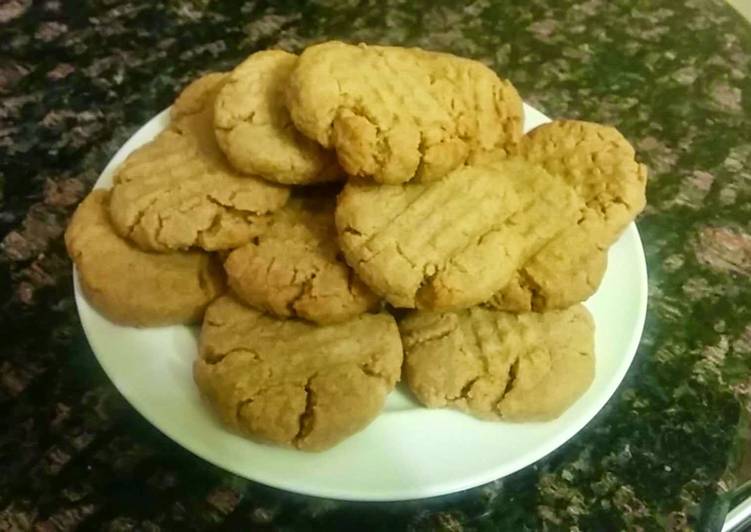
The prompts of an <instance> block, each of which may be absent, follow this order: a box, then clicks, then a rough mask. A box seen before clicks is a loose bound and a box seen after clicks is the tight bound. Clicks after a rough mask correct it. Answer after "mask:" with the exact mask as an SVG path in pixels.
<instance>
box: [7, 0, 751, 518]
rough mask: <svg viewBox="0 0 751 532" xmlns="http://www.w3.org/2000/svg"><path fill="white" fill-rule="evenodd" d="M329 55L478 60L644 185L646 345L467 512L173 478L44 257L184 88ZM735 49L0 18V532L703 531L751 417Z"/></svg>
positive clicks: (282, 13) (497, 11)
mask: <svg viewBox="0 0 751 532" xmlns="http://www.w3.org/2000/svg"><path fill="white" fill-rule="evenodd" d="M328 38H341V39H346V40H350V41H357V40H363V41H368V42H378V43H390V44H405V45H420V46H424V47H428V48H433V49H439V50H447V51H451V52H455V53H458V54H462V55H467V56H470V57H475V58H477V59H480V60H482V61H485V62H486V63H488V64H489V65H491V66H492V67H494V68H495V69H497V70H498V71H499V72H500V73H502V74H503V75H505V76H506V77H508V78H510V79H511V80H512V81H513V82H514V83H515V84H516V85H517V86H518V88H519V90H520V92H521V93H522V94H523V96H524V97H525V99H526V100H527V101H529V102H530V103H531V104H533V105H535V106H537V107H538V108H540V109H541V110H543V111H544V112H546V113H547V114H549V115H551V116H554V117H570V118H583V119H588V120H594V121H599V122H607V123H612V124H615V125H617V126H618V127H619V128H620V129H621V130H622V131H623V132H624V134H626V136H627V137H629V138H630V139H631V141H632V142H633V143H634V144H635V146H636V147H637V148H638V150H639V154H640V157H641V158H642V159H643V160H644V161H645V162H646V163H647V164H648V165H649V167H650V169H651V179H650V183H649V190H648V198H649V207H648V208H647V210H646V211H645V213H644V214H643V215H642V216H641V217H640V219H639V221H638V225H639V229H640V231H641V234H642V237H643V239H644V242H645V248H646V253H647V260H648V265H649V271H650V303H649V316H648V319H647V326H646V331H645V334H644V339H643V341H642V344H641V347H640V349H639V353H638V355H637V358H636V362H635V364H634V365H633V367H632V368H631V370H630V372H629V374H628V376H627V378H626V380H625V382H624V384H623V385H622V386H621V388H620V389H619V391H618V392H617V393H616V395H615V396H614V397H613V399H612V400H611V401H610V403H609V404H608V405H607V406H606V408H605V409H604V410H603V411H602V412H601V413H600V414H599V415H598V416H597V417H596V418H595V420H594V421H593V422H591V423H590V424H589V425H588V426H587V427H586V428H585V429H584V430H583V431H582V432H581V433H580V434H579V435H577V436H576V437H575V438H574V439H573V440H572V441H571V442H569V443H568V444H567V445H565V446H564V447H562V448H561V449H559V450H558V451H557V452H555V453H553V454H552V455H550V456H548V457H547V458H545V459H543V460H541V461H540V462H538V463H537V464H535V465H534V466H532V467H529V468H526V469H524V470H523V471H520V472H519V473H517V474H515V475H512V476H511V477H508V478H506V479H503V480H500V481H497V482H494V483H492V484H489V485H487V486H483V487H480V488H477V489H473V490H470V491H467V492H464V493H459V494H455V495H451V496H446V497H441V498H437V499H431V500H426V501H415V502H405V503H398V504H352V503H343V502H336V501H327V500H320V499H313V498H308V497H302V496H297V495H292V494H287V493H282V492H279V491H276V490H273V489H269V488H265V487H263V486H259V485H257V484H255V483H253V482H250V481H246V480H243V479H240V478H237V477H235V476H232V475H230V474H228V473H225V472H223V471H221V470H219V469H216V468H214V467H213V466H211V465H209V464H207V463H205V462H203V461H201V460H199V459H197V458H195V457H194V456H192V455H191V454H190V453H188V452H187V451H185V450H183V449H182V448H180V447H179V446H177V445H176V444H174V443H172V442H171V441H170V440H168V439H167V438H165V437H164V436H162V435H161V434H160V433H159V432H158V431H157V430H156V429H155V428H153V427H152V426H150V425H149V424H148V423H147V422H146V421H144V420H143V419H142V418H141V417H140V416H139V415H138V414H137V413H135V412H134V411H133V410H132V409H131V408H130V407H129V406H128V404H127V403H126V402H125V401H124V399H123V398H122V397H121V396H120V395H119V394H118V393H117V392H116V391H115V389H114V388H113V386H112V385H111V384H110V382H109V381H108V380H107V378H106V377H105V376H104V374H103V373H102V371H101V369H100V368H99V366H98V365H97V362H96V360H95V359H94V357H93V355H92V353H91V352H90V349H89V347H88V345H87V343H86V340H85V338H84V336H83V333H82V330H81V327H80V324H79V322H78V319H77V315H76V311H75V306H74V303H73V298H72V285H71V271H70V264H69V262H68V260H67V258H66V257H65V253H64V249H63V245H62V239H61V235H62V232H63V230H64V227H65V224H66V221H67V218H68V217H69V215H70V214H71V212H72V209H73V208H74V207H75V205H76V203H77V202H78V201H79V200H80V199H81V198H82V197H83V195H84V194H85V193H86V191H87V190H88V189H89V188H90V187H91V185H92V184H93V182H94V180H95V178H96V176H97V175H98V173H99V171H100V170H101V169H102V167H103V165H104V164H105V163H106V161H107V160H108V159H109V158H110V157H111V156H112V155H113V153H114V152H115V150H116V149H117V148H118V147H119V145H120V144H121V143H122V142H123V141H124V140H125V139H127V138H128V136H129V135H130V134H132V133H133V132H134V130H135V129H136V128H137V127H138V126H139V125H140V124H142V123H143V122H145V121H146V120H147V119H148V118H150V117H151V116H152V115H154V114H155V113H156V112H157V111H158V110H160V109H162V108H164V107H165V106H167V105H168V104H169V103H170V102H171V100H172V98H173V97H174V95H175V93H176V91H177V90H178V89H179V88H180V87H181V86H182V85H184V84H185V83H186V82H187V81H188V80H190V79H192V78H193V77H195V76H196V75H197V74H199V73H201V72H204V71H207V70H216V69H221V68H228V67H230V66H231V65H233V64H235V63H236V62H238V61H239V60H240V59H241V58H242V57H244V56H245V55H246V54H248V53H249V52H251V51H253V50H256V49H259V48H264V47H269V46H280V47H283V48H286V49H289V50H293V51H297V50H300V49H301V48H302V47H304V46H305V45H307V44H308V43H311V42H315V41H319V40H323V39H328ZM750 71H751V26H749V25H748V23H747V22H745V21H744V20H743V19H741V18H740V16H738V15H737V14H736V13H735V12H733V11H732V10H731V9H730V8H729V7H727V6H726V5H725V4H724V3H723V2H722V0H689V1H686V2H675V1H672V0H661V1H660V0H655V1H653V2H646V1H640V2H634V1H631V0H588V1H585V2H576V1H573V0H565V1H564V0H560V1H553V0H549V1H547V2H545V1H541V0H533V1H523V2H522V1H519V2H503V1H500V0H479V1H475V2H466V3H465V2H454V1H449V0H430V1H424V2H423V1H414V2H411V1H406V0H404V1H396V0H387V1H376V0H349V1H334V0H317V1H313V2H292V1H281V2H264V1H260V0H258V1H246V2H225V3H221V2H210V1H208V0H192V1H191V0H172V1H169V2H150V1H146V0H139V1H132V2H122V3H119V2H114V1H111V0H99V1H91V2H87V3H86V4H85V5H83V4H82V3H79V2H75V3H74V2H70V3H68V2H62V1H58V0H48V1H39V2H32V1H31V0H4V1H3V2H0V242H1V243H2V244H1V247H0V335H1V337H2V347H0V530H28V529H35V530H44V531H48V530H71V529H73V528H76V527H79V526H80V528H81V529H83V530H203V529H206V528H214V527H216V528H219V529H225V530H235V529H245V530H270V529H278V530H292V529H298V528H301V529H320V530H334V529H345V530H346V529H352V528H354V527H355V526H357V525H358V524H362V523H367V524H368V526H369V528H371V529H382V530H399V529H408V530H435V529H439V530H451V531H458V530H515V531H516V530H538V529H551V530H554V529H573V530H577V529H578V530H616V529H628V530H637V529H640V528H643V529H646V530H653V529H665V528H667V529H671V530H683V529H693V528H707V529H712V528H715V527H717V524H718V522H721V520H722V515H723V512H724V510H725V509H726V507H727V504H728V502H729V500H730V498H731V497H730V493H731V492H732V490H733V489H734V488H735V487H736V486H737V484H738V483H739V478H741V476H742V475H743V472H742V468H743V467H744V466H743V465H742V464H743V463H745V464H748V463H749V460H748V459H745V460H744V459H743V451H744V449H745V448H746V447H747V445H748V437H747V435H748V432H749V431H748V426H749V425H748V412H749V407H750V406H751V382H750V381H749V371H750V369H751V368H750V366H751V76H750V75H749V72H750Z"/></svg>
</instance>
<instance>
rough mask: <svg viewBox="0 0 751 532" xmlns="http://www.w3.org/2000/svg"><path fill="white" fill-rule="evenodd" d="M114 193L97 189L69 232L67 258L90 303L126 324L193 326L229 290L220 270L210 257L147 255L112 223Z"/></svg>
mask: <svg viewBox="0 0 751 532" xmlns="http://www.w3.org/2000/svg"><path fill="white" fill-rule="evenodd" d="M108 198H109V192H108V191H106V190H94V191H92V192H91V193H90V194H89V195H88V196H87V197H86V199H84V200H83V202H82V203H81V204H80V205H79V206H78V208H77V209H76V212H75V214H74V215H73V218H72V219H71V221H70V223H69V224H68V228H67V229H66V231H65V245H66V247H67V249H68V255H70V257H71V259H73V261H74V263H75V265H76V268H77V269H78V279H79V281H80V284H81V288H82V289H83V291H84V293H85V294H86V298H87V299H88V301H89V302H90V303H91V304H92V305H93V306H94V307H95V308H96V309H97V310H98V311H99V312H101V313H102V314H104V315H105V316H107V317H108V318H109V319H110V320H112V321H114V322H116V323H119V324H122V325H134V326H140V327H154V326H158V325H171V324H176V323H193V322H196V321H198V320H200V319H201V316H203V311H204V309H205V308H206V305H208V304H209V303H210V302H211V301H212V300H213V299H214V298H215V297H216V296H218V295H219V294H220V293H221V292H222V291H223V287H224V283H223V279H222V271H221V266H220V265H219V264H218V263H217V262H216V261H215V260H214V258H213V257H211V256H210V255H209V254H207V253H203V252H198V251H193V252H188V253H148V252H146V251H141V250H140V249H138V248H137V247H135V246H134V245H132V244H131V243H130V242H128V241H126V240H124V239H122V238H121V237H120V236H118V235H117V233H115V231H114V229H113V228H112V226H111V225H110V222H109V218H108V214H107V202H108Z"/></svg>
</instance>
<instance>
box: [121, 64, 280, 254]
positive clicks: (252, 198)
mask: <svg viewBox="0 0 751 532" xmlns="http://www.w3.org/2000/svg"><path fill="white" fill-rule="evenodd" d="M223 79H224V78H223V77H222V76H218V75H216V74H210V75H209V77H204V78H200V79H199V80H197V81H196V82H194V83H193V84H191V85H190V86H189V87H188V88H186V89H185V91H184V92H183V94H182V95H181V96H180V97H179V98H178V100H177V103H176V106H175V109H173V117H175V122H174V123H173V124H172V125H171V126H170V128H169V129H167V130H165V131H163V132H162V133H160V134H159V135H158V136H157V137H156V138H155V139H154V140H153V141H151V142H149V143H148V144H145V145H144V146H142V147H140V148H139V149H137V150H135V151H134V152H133V153H131V154H130V156H129V157H128V158H127V159H126V160H125V161H124V162H123V163H122V165H120V167H119V168H118V169H117V172H116V174H115V177H114V183H115V184H114V187H113V189H112V197H111V200H110V215H111V218H112V223H113V225H114V227H115V229H116V230H117V232H118V233H119V234H120V235H121V236H123V237H126V238H129V239H131V240H132V241H133V242H135V243H136V244H137V245H138V246H139V247H141V248H142V249H145V250H152V251H162V252H165V251H172V250H177V249H187V248H189V247H194V246H195V247H200V248H203V249H206V250H219V249H228V248H234V247H238V246H240V245H242V244H244V243H246V242H247V241H248V240H250V239H251V238H252V237H253V236H255V235H256V234H257V233H258V230H259V229H260V227H261V226H263V224H265V223H266V222H267V218H268V217H267V216H266V215H267V214H268V213H269V212H271V211H274V210H276V209H278V208H280V207H281V206H283V205H284V204H285V203H286V201H287V198H288V197H289V190H288V189H287V188H285V187H281V186H279V185H275V184H273V183H269V182H267V181H265V180H263V179H260V178H256V177H252V176H246V175H243V174H240V173H238V172H237V171H235V170H234V169H233V168H231V167H230V166H229V164H228V163H227V162H226V160H225V159H224V157H223V156H222V154H221V152H220V150H219V149H218V148H217V147H216V142H215V140H214V138H213V136H212V135H211V134H206V132H207V131H208V132H210V131H211V129H210V127H209V126H208V125H206V126H202V125H201V124H204V123H206V120H207V116H208V118H209V119H210V113H211V109H212V108H213V97H212V96H211V95H212V94H214V93H215V92H216V85H217V84H220V83H221V82H222V80H223ZM187 102H190V104H191V105H188V103H187ZM209 123H210V122H209Z"/></svg>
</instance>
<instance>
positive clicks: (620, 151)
mask: <svg viewBox="0 0 751 532" xmlns="http://www.w3.org/2000/svg"><path fill="white" fill-rule="evenodd" d="M515 153H516V154H517V155H518V156H520V157H522V158H524V159H526V160H528V161H530V162H532V163H534V164H539V165H541V166H542V167H544V168H545V169H546V170H548V171H549V172H550V173H551V174H554V175H557V176H560V177H562V178H563V179H564V180H565V181H566V182H567V183H568V184H569V185H571V186H572V187H574V188H575V189H576V191H577V193H578V194H579V196H580V197H581V198H582V200H583V201H584V208H583V209H582V211H581V213H580V215H579V220H578V222H577V223H576V224H574V225H572V226H570V227H568V228H566V229H565V230H564V231H563V232H562V233H561V234H559V235H558V236H557V237H556V238H555V239H554V240H552V241H551V242H550V243H548V244H547V245H546V246H545V247H543V248H542V249H541V250H540V251H539V252H538V253H537V254H536V255H535V256H534V257H532V259H531V260H530V261H529V262H528V263H526V264H525V265H524V266H523V267H522V268H521V269H520V270H519V272H518V273H517V274H516V275H515V276H514V278H513V279H512V281H511V282H510V283H509V284H508V285H507V286H505V287H504V288H503V289H502V290H501V291H499V292H498V293H497V294H496V295H495V296H494V297H493V298H492V299H491V300H490V302H489V303H490V304H491V305H492V306H494V307H496V308H499V309H502V310H509V311H516V312H525V311H529V310H532V309H534V310H546V309H553V308H566V307H568V306H571V305H573V304H575V303H578V302H581V301H584V300H585V299H587V298H588V297H589V296H591V295H592V294H594V292H595V291H596V290H597V287H598V286H599V285H600V282H601V281H602V277H603V275H604V273H605V268H606V264H607V252H608V248H609V247H610V246H611V245H612V244H613V243H614V242H615V240H616V239H617V238H618V236H619V235H620V233H621V232H622V231H623V229H624V228H625V227H626V226H627V225H628V224H629V223H630V222H631V221H632V220H633V219H634V218H635V217H636V215H637V214H638V213H639V212H641V210H642V209H643V208H644V205H645V203H646V197H645V188H646V180H647V171H646V167H645V166H644V165H643V164H639V163H638V162H637V161H636V159H635V153H634V149H633V148H632V147H631V145H630V144H629V143H628V141H627V140H626V139H625V138H624V137H623V135H621V134H620V133H619V132H618V131H617V130H616V129H614V128H612V127H607V126H602V125H600V124H594V123H591V122H579V121H573V120H565V121H555V122H551V123H549V124H545V125H542V126H540V127H538V128H536V129H534V130H532V131H530V132H529V133H528V134H527V135H525V137H524V138H523V139H522V140H521V141H520V143H519V145H518V147H517V150H516V152H515Z"/></svg>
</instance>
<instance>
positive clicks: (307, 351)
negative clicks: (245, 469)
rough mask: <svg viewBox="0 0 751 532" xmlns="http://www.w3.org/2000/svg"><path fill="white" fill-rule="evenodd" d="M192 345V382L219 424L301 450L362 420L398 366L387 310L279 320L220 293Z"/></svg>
mask: <svg viewBox="0 0 751 532" xmlns="http://www.w3.org/2000/svg"><path fill="white" fill-rule="evenodd" d="M200 344H201V345H200V358H199V359H198V360H197V361H196V362H195V365H194V376H195V380H196V383H197V385H198V388H199V389H200V390H201V393H202V395H203V396H204V398H205V399H206V400H207V402H208V403H209V405H211V407H212V408H213V409H214V411H215V412H216V413H217V414H218V416H219V418H220V419H221V421H222V422H223V423H224V424H225V425H227V426H228V427H230V428H232V429H235V430H237V431H239V432H240V433H242V434H244V435H247V436H251V437H254V438H258V439H260V440H265V441H270V442H274V443H279V444H282V445H286V446H293V447H297V448H298V449H304V450H310V451H316V450H322V449H326V448H328V447H331V446H332V445H335V444H336V443H338V442H340V441H341V440H343V439H345V438H346V437H348V436H351V435H352V434H354V433H355V432H358V431H359V430H361V429H363V428H364V427H365V426H366V425H368V423H370V422H371V421H372V420H373V418H375V417H376V415H378V413H379V412H380V410H381V408H382V407H383V403H384V401H385V399H386V395H387V394H388V393H389V392H390V391H391V390H392V389H393V388H394V385H395V384H396V382H397V381H398V380H399V373H400V368H401V364H402V346H401V341H400V339H399V331H398V329H397V326H396V323H395V321H394V318H392V317H391V316H390V315H389V314H386V313H382V314H363V315H361V316H358V317H357V318H354V319H353V320H350V321H348V322H345V323H340V324H337V325H327V326H316V325H313V324H310V323H306V322H304V321H300V320H278V319H276V318H273V317H271V316H268V315H265V314H263V313H262V312H260V311H257V310H254V309H251V308H249V307H245V306H243V305H242V304H240V303H239V302H237V301H236V300H235V299H234V298H232V297H226V296H225V297H221V298H219V299H217V300H216V301H215V302H214V303H212V304H211V306H210V307H209V308H208V310H207V311H206V317H205V319H204V322H203V329H202V330H201V340H200Z"/></svg>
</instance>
